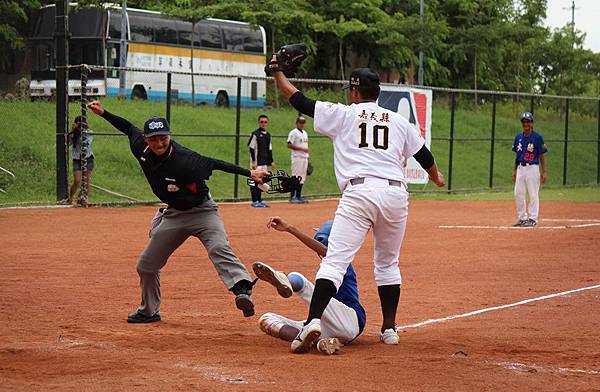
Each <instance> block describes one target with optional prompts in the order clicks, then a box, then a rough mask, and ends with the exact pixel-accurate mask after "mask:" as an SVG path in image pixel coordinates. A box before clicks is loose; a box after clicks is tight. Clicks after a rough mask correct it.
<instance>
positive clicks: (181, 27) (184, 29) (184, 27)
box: [177, 20, 192, 46]
mask: <svg viewBox="0 0 600 392" xmlns="http://www.w3.org/2000/svg"><path fill="white" fill-rule="evenodd" d="M177 33H178V35H179V45H183V46H190V45H191V44H192V40H191V39H190V36H191V35H192V23H190V22H184V21H182V20H179V21H177Z"/></svg>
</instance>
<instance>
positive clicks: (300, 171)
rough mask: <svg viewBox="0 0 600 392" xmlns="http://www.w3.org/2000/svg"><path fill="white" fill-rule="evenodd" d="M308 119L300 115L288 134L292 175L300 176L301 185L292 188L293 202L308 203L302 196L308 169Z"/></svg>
mask: <svg viewBox="0 0 600 392" xmlns="http://www.w3.org/2000/svg"><path fill="white" fill-rule="evenodd" d="M305 125H306V119H305V118H304V117H302V116H298V118H297V119H296V128H294V129H292V130H291V131H290V133H289V134H288V139H287V146H288V148H289V149H290V150H292V176H297V177H300V185H298V187H297V188H296V189H293V190H292V193H291V197H290V201H291V202H292V203H306V202H307V200H306V199H305V198H304V197H302V186H303V185H304V182H305V181H306V170H307V169H308V152H309V149H308V133H307V132H306V131H305V130H304V126H305Z"/></svg>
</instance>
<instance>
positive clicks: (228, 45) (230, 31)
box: [222, 25, 245, 52]
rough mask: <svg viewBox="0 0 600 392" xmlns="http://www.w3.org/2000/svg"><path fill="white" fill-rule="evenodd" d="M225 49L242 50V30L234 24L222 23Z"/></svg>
mask: <svg viewBox="0 0 600 392" xmlns="http://www.w3.org/2000/svg"><path fill="white" fill-rule="evenodd" d="M222 28H223V40H224V43H225V49H227V50H233V51H236V52H242V51H243V50H244V35H245V34H244V30H243V29H242V27H239V26H235V25H223V27H222Z"/></svg>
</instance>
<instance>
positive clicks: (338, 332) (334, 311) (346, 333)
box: [263, 272, 359, 344]
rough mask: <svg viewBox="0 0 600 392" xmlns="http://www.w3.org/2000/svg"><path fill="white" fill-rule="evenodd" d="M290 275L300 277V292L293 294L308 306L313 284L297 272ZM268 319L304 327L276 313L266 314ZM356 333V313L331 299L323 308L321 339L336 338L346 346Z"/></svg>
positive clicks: (302, 323) (298, 327) (357, 330)
mask: <svg viewBox="0 0 600 392" xmlns="http://www.w3.org/2000/svg"><path fill="white" fill-rule="evenodd" d="M291 274H296V275H298V276H300V277H301V278H302V280H303V281H304V287H303V288H302V290H300V291H298V292H297V293H295V294H296V295H298V296H299V297H300V298H301V299H302V301H304V303H305V304H306V306H310V300H311V298H312V294H313V291H314V289H315V286H314V284H313V283H312V282H311V281H310V280H308V279H306V278H305V277H304V275H302V274H300V273H298V272H292V273H290V275H291ZM263 317H265V316H263ZM268 318H269V319H270V320H273V321H276V322H280V323H283V324H288V325H291V326H293V327H295V328H297V329H298V330H300V329H302V326H303V325H304V320H302V321H297V320H291V319H289V318H287V317H284V316H281V315H279V314H277V313H268ZM358 333H359V329H358V316H357V315H356V311H355V310H354V309H352V308H351V307H349V306H346V305H344V304H343V303H342V302H340V301H338V300H337V299H335V298H332V299H331V301H329V304H328V305H327V308H325V312H324V313H323V317H321V337H322V338H338V339H339V340H340V342H342V344H347V343H349V342H351V341H352V340H354V339H356V337H357V336H358Z"/></svg>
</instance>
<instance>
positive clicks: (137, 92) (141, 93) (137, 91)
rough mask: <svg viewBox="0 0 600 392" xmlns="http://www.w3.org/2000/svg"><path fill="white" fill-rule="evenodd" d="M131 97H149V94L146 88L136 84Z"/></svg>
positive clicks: (144, 98)
mask: <svg viewBox="0 0 600 392" xmlns="http://www.w3.org/2000/svg"><path fill="white" fill-rule="evenodd" d="M131 99H143V100H146V99H148V96H147V95H146V90H144V88H143V87H141V86H135V87H134V88H133V91H132V92H131Z"/></svg>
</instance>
